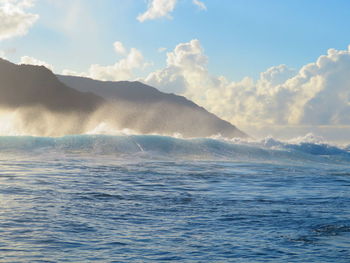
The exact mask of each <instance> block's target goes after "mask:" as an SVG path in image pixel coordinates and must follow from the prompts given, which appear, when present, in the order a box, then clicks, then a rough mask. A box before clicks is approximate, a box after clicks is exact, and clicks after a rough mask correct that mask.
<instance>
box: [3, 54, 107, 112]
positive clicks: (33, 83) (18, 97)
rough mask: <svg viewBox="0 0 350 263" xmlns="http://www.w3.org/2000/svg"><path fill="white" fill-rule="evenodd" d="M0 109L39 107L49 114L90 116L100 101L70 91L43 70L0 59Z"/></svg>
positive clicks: (75, 91) (39, 67)
mask: <svg viewBox="0 0 350 263" xmlns="http://www.w3.org/2000/svg"><path fill="white" fill-rule="evenodd" d="M0 94H1V96H0V106H2V107H9V108H18V107H31V106H42V107H44V108H45V109H47V110H50V111H53V112H69V111H79V112H83V113H91V112H93V111H95V110H96V109H97V108H98V107H99V106H100V105H102V104H103V103H104V99H102V98H101V97H99V96H97V95H95V94H92V93H85V92H80V91H77V90H75V89H72V88H70V87H68V86H66V85H65V84H63V83H62V82H60V81H59V80H58V79H57V77H56V76H55V75H54V74H53V73H52V72H51V71H50V70H48V69H47V68H45V67H43V66H33V65H16V64H13V63H11V62H8V61H6V60H3V59H0Z"/></svg>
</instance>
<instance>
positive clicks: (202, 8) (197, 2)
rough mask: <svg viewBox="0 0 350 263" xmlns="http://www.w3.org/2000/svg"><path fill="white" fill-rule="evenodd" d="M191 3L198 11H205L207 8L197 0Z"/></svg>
mask: <svg viewBox="0 0 350 263" xmlns="http://www.w3.org/2000/svg"><path fill="white" fill-rule="evenodd" d="M192 2H193V4H195V5H196V6H198V8H199V9H200V10H207V7H206V5H205V4H204V3H203V2H201V1H199V0H193V1H192Z"/></svg>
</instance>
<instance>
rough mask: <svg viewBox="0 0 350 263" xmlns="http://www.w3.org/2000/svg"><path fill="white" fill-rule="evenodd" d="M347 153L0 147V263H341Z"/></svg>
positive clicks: (86, 140) (219, 147)
mask: <svg viewBox="0 0 350 263" xmlns="http://www.w3.org/2000/svg"><path fill="white" fill-rule="evenodd" d="M349 189H350V147H349V146H346V145H344V146H336V145H331V144H328V143H325V142H322V141H319V140H318V139H317V138H315V137H312V136H308V137H306V138H302V139H298V140H295V141H290V142H281V141H277V140H274V139H272V138H267V139H265V140H261V141H251V142H248V141H240V140H231V141H228V140H223V139H219V138H217V139H209V138H207V139H204V138H203V139H191V140H184V139H180V138H173V137H165V136H151V135H148V136H146V135H134V136H107V135H82V136H67V137H63V138H44V137H6V136H2V137H0V262H168V261H173V262H332V263H333V262H344V263H345V262H346V263H348V262H350V191H349Z"/></svg>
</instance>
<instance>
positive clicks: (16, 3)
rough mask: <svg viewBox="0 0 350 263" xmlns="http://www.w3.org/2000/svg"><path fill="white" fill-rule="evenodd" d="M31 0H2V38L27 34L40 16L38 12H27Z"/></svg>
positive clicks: (0, 6) (0, 13)
mask: <svg viewBox="0 0 350 263" xmlns="http://www.w3.org/2000/svg"><path fill="white" fill-rule="evenodd" d="M32 5H33V1H31V0H0V21H1V23H0V40H3V39H8V38H12V37H15V36H22V35H25V34H26V33H27V32H28V30H29V28H30V27H31V26H32V25H33V24H34V23H35V21H36V20H37V19H38V18H39V16H38V15H37V14H31V13H27V12H26V11H25V9H27V8H29V7H31V6H32Z"/></svg>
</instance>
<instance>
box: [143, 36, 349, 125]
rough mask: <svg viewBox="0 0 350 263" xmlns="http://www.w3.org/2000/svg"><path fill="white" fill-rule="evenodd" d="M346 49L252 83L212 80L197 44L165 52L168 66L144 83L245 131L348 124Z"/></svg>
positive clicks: (278, 70) (274, 69) (282, 67)
mask: <svg viewBox="0 0 350 263" xmlns="http://www.w3.org/2000/svg"><path fill="white" fill-rule="evenodd" d="M349 75H350V48H349V49H348V50H334V49H330V50H329V51H328V54H327V55H324V56H320V57H319V59H318V60H317V61H316V62H315V63H310V64H308V65H306V66H304V67H302V68H301V69H300V70H299V71H297V70H293V69H290V68H288V67H287V66H285V65H279V66H275V67H271V68H269V69H268V70H267V71H265V72H263V73H261V74H260V78H259V79H258V80H257V81H254V80H253V79H251V78H248V77H246V78H244V79H243V80H241V81H239V82H231V81H229V80H228V79H226V78H225V77H220V76H212V75H211V74H210V73H209V72H208V69H207V57H206V56H205V54H204V51H203V49H202V48H201V45H200V42H199V41H198V40H192V41H190V42H188V43H181V44H179V45H177V46H176V47H175V49H174V50H173V51H172V52H169V53H167V66H166V67H165V68H164V69H161V70H158V71H156V72H153V73H151V74H149V76H148V77H147V78H145V80H144V81H145V82H146V83H148V84H150V85H153V86H155V87H157V88H160V89H161V90H163V91H165V92H175V93H178V94H182V95H185V96H186V97H188V98H190V99H192V100H194V101H195V102H196V103H198V104H199V105H202V106H204V107H206V108H207V109H208V110H209V111H212V112H213V113H215V114H217V115H218V116H220V117H222V118H224V119H226V120H229V121H231V122H232V123H234V124H237V125H238V126H239V127H248V126H252V125H253V126H254V125H255V126H262V125H275V126H279V125H280V126H290V125H293V126H305V125H335V126H336V125H350V78H349V77H348V76H349Z"/></svg>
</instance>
